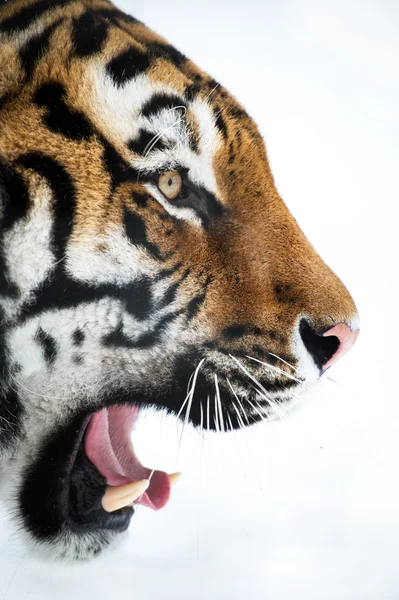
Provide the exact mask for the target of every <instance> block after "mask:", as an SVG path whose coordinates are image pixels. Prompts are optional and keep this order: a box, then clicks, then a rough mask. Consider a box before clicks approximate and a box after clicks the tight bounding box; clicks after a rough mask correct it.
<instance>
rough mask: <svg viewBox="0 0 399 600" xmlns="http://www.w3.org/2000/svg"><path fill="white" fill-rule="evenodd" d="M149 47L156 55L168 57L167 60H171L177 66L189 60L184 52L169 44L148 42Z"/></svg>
mask: <svg viewBox="0 0 399 600" xmlns="http://www.w3.org/2000/svg"><path fill="white" fill-rule="evenodd" d="M148 47H149V49H150V50H151V52H152V53H153V54H154V55H155V56H156V57H161V58H166V60H169V61H170V62H171V63H173V64H174V65H175V66H176V67H181V66H182V65H183V63H184V62H186V60H187V57H186V56H184V54H182V53H181V52H179V50H176V48H174V47H173V46H170V45H168V44H157V43H152V44H151V43H150V44H148Z"/></svg>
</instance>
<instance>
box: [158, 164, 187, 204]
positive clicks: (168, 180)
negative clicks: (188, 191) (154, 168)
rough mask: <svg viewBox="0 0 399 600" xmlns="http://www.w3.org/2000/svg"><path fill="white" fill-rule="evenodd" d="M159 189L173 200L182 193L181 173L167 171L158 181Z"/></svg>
mask: <svg viewBox="0 0 399 600" xmlns="http://www.w3.org/2000/svg"><path fill="white" fill-rule="evenodd" d="M158 187H159V189H160V190H161V192H162V193H163V195H164V196H166V197H167V198H169V200H173V199H174V198H176V196H178V195H179V194H180V192H181V188H182V180H181V175H180V173H179V171H165V173H162V175H160V176H159V179H158Z"/></svg>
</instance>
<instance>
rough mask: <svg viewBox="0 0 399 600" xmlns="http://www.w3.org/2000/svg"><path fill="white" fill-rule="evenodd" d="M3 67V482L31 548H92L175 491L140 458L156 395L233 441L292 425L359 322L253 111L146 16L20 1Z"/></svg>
mask: <svg viewBox="0 0 399 600" xmlns="http://www.w3.org/2000/svg"><path fill="white" fill-rule="evenodd" d="M0 64H1V72H0V335H1V347H0V455H1V465H2V472H3V486H5V488H6V491H7V494H8V500H9V502H10V503H11V507H12V511H11V512H12V513H13V515H14V518H15V519H16V521H17V522H18V523H19V524H20V526H21V530H22V531H23V534H24V535H25V536H26V540H27V543H28V542H29V543H31V544H32V545H33V546H34V547H36V548H37V549H38V550H43V551H44V552H50V553H51V555H52V556H56V557H59V558H60V559H67V560H69V559H71V560H75V559H76V560H83V559H89V558H92V557H94V556H96V555H97V554H99V553H100V552H101V551H102V550H103V549H104V548H106V547H107V546H109V545H110V544H111V543H112V542H113V541H114V540H115V539H116V538H118V536H119V535H120V534H122V533H123V532H125V531H126V530H127V528H128V527H129V525H130V522H131V518H132V515H133V513H134V508H135V506H137V505H140V504H142V505H144V506H147V507H150V508H152V509H154V510H159V509H161V508H162V507H163V506H165V505H166V503H167V502H168V500H169V496H170V488H171V483H172V481H173V476H171V475H168V474H167V473H165V472H163V471H158V470H150V469H149V468H147V467H145V466H144V465H142V464H141V462H140V461H139V459H138V457H137V456H136V454H135V451H134V446H133V443H132V440H131V432H132V429H133V426H134V424H135V422H136V420H137V417H138V415H139V414H140V411H142V410H143V408H147V407H152V408H153V409H155V410H159V411H164V412H167V413H169V414H171V415H174V416H175V417H176V419H179V420H183V421H184V422H185V423H190V424H191V425H192V426H194V427H197V428H198V427H202V428H204V429H207V430H213V431H217V432H221V433H222V432H226V431H228V430H236V429H239V428H244V427H247V426H249V425H251V424H253V423H257V422H259V421H260V420H266V421H267V420H270V421H272V420H274V419H278V418H279V417H280V416H281V414H282V411H284V414H287V411H290V410H292V409H293V407H295V406H297V404H298V403H299V402H301V398H302V397H303V396H304V394H305V392H307V391H308V390H309V389H310V388H311V387H312V386H314V385H315V384H316V383H317V382H318V381H319V379H320V377H321V376H322V375H323V374H324V373H325V372H326V370H327V369H328V368H329V367H330V366H331V365H332V364H333V363H335V361H336V360H337V359H338V358H339V357H340V356H342V355H343V354H344V353H345V352H346V351H347V350H349V349H350V348H351V346H352V345H353V344H354V342H355V340H356V338H357V336H358V333H359V317H358V313H357V309H356V306H355V304H354V301H353V300H352V297H351V295H350V294H349V292H348V291H347V289H346V287H345V286H344V285H343V284H342V283H341V281H340V280H339V279H338V277H337V276H336V275H335V274H334V273H333V272H332V270H331V269H330V268H329V267H328V266H327V265H326V264H325V263H324V262H323V260H322V259H321V258H320V256H319V255H318V254H317V252H316V251H315V249H314V248H313V246H312V245H311V244H310V242H309V241H308V240H307V238H306V236H305V235H304V233H303V232H302V231H301V229H300V228H299V226H298V224H297V223H296V221H295V219H294V218H293V216H292V215H291V214H290V212H289V210H288V208H287V206H286V205H285V204H284V202H283V200H282V198H281V197H280V195H279V193H278V191H277V188H276V185H275V182H274V179H273V175H272V172H271V168H270V165H269V161H268V158H267V154H266V148H265V143H264V140H263V137H262V135H261V133H260V132H259V130H258V128H257V125H256V124H255V122H254V121H253V119H252V118H251V117H250V116H249V115H248V113H247V112H246V110H245V109H244V107H243V106H242V105H241V104H240V103H239V102H238V101H237V100H236V99H235V98H234V97H233V96H232V95H231V94H230V93H229V92H228V91H227V90H226V89H225V88H224V87H223V86H222V85H221V84H220V83H219V82H218V81H216V80H215V79H213V78H212V77H211V76H210V75H208V74H207V73H205V72H204V71H202V70H201V69H200V68H199V67H197V66H196V65H195V64H194V63H193V62H192V61H191V60H190V59H189V58H187V57H186V56H185V55H184V54H182V53H181V52H180V51H178V50H177V49H175V48H174V47H173V46H172V45H170V44H169V43H168V42H167V41H166V40H165V39H164V38H163V37H161V36H160V35H158V34H157V33H154V32H153V31H151V30H150V29H148V28H147V27H146V26H145V25H144V24H143V23H142V22H140V21H139V20H137V19H135V18H133V17H131V16H129V15H127V14H125V13H124V12H122V11H121V10H119V9H118V8H117V7H115V6H114V5H113V4H112V3H111V2H110V1H109V0H12V1H8V2H7V1H4V0H3V1H2V2H0ZM133 437H134V436H133ZM4 481H5V483H4Z"/></svg>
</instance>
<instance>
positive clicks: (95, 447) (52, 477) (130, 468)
mask: <svg viewBox="0 0 399 600" xmlns="http://www.w3.org/2000/svg"><path fill="white" fill-rule="evenodd" d="M138 413H139V408H137V407H135V406H128V405H121V406H110V407H107V408H103V409H101V410H99V411H97V412H95V413H92V414H90V415H87V414H86V415H83V416H82V415H80V416H79V417H75V419H73V421H71V422H70V423H69V425H67V426H65V427H64V428H62V429H61V430H59V431H58V432H57V433H56V434H55V433H53V434H52V435H51V436H50V437H48V438H47V440H46V441H45V442H44V444H43V446H42V448H41V451H40V454H39V456H38V457H36V459H34V460H33V462H32V464H31V465H30V466H29V467H28V468H27V470H26V472H25V474H24V477H23V486H22V488H21V490H20V494H19V503H20V509H21V514H22V516H23V519H24V524H25V526H26V528H27V529H28V530H29V531H31V532H32V533H34V535H35V537H36V538H37V539H39V540H41V541H47V542H48V541H51V540H54V539H56V538H57V537H58V536H59V535H60V534H63V533H65V534H67V533H68V531H69V532H75V533H79V534H85V533H90V532H93V533H94V532H100V531H102V532H104V533H105V532H106V531H108V532H110V533H111V532H115V533H116V532H122V531H125V530H126V529H127V528H128V526H129V523H130V520H131V517H132V515H133V512H134V505H137V504H141V505H143V506H147V507H149V508H152V509H154V510H159V509H160V508H163V507H164V506H165V504H166V503H167V502H168V500H169V496H170V489H171V484H172V483H173V481H174V480H175V479H176V476H177V474H173V475H167V474H166V473H165V472H163V471H156V470H151V469H149V468H146V467H145V466H143V465H142V464H141V462H140V460H139V459H138V457H137V456H136V453H135V451H134V448H133V445H132V441H131V433H132V428H133V426H134V423H135V421H136V419H137V416H138ZM33 458H34V457H33Z"/></svg>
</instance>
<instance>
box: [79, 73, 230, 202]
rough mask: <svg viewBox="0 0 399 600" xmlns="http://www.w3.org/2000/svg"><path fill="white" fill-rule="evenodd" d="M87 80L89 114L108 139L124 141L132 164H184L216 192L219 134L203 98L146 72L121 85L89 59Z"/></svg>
mask: <svg viewBox="0 0 399 600" xmlns="http://www.w3.org/2000/svg"><path fill="white" fill-rule="evenodd" d="M87 82H88V86H87V87H88V90H89V98H88V102H89V105H90V112H91V113H92V118H93V119H94V120H95V122H96V124H97V126H99V128H100V129H102V130H103V131H104V132H106V134H107V135H108V136H109V137H110V139H112V140H114V141H115V142H116V143H117V144H122V145H124V146H127V148H128V149H129V150H130V161H131V165H132V166H133V167H134V168H137V169H138V170H140V171H141V172H143V173H146V172H154V171H162V170H165V169H179V168H184V169H188V170H189V174H190V179H191V180H192V181H193V182H194V183H197V184H198V185H202V186H204V187H205V188H207V189H208V190H209V191H210V192H213V193H215V192H216V181H215V176H214V173H213V159H214V156H215V154H216V152H217V150H218V147H219V144H220V140H221V138H220V133H219V130H218V128H217V126H216V118H215V114H214V111H213V108H212V106H211V105H210V104H209V103H208V102H207V100H206V98H203V97H201V96H200V95H197V96H196V97H195V98H193V99H190V100H188V99H187V97H186V96H185V94H184V93H182V92H180V91H178V90H177V89H175V88H173V87H172V86H171V85H167V84H164V83H162V82H160V81H156V80H154V79H153V78H151V77H150V75H148V74H145V73H144V74H140V75H138V76H137V77H135V78H133V79H131V80H129V81H128V82H126V83H124V84H123V85H120V84H118V82H116V81H115V80H114V78H113V77H112V74H111V73H109V71H108V70H107V66H106V65H105V66H104V64H100V63H96V64H94V65H93V64H92V65H90V67H89V68H88V70H87ZM85 87H86V86H85Z"/></svg>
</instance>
